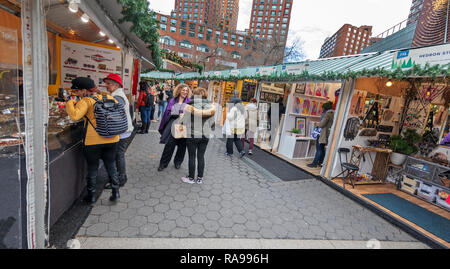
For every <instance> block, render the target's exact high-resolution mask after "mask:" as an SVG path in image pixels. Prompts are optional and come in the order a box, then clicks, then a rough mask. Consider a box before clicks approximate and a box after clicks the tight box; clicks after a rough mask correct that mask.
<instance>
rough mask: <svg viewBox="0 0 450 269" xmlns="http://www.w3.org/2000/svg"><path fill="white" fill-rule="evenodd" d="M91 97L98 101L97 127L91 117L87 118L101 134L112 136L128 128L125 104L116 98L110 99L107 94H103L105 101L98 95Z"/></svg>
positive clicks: (95, 108)
mask: <svg viewBox="0 0 450 269" xmlns="http://www.w3.org/2000/svg"><path fill="white" fill-rule="evenodd" d="M91 98H92V99H94V100H95V101H96V103H95V105H94V115H95V120H96V122H97V128H96V127H94V125H93V124H92V122H91V121H90V120H89V119H87V120H88V121H89V123H90V124H91V125H92V127H93V128H94V129H95V131H96V132H97V133H98V134H99V135H100V136H103V137H112V136H116V135H120V134H123V133H125V132H126V131H127V130H128V120H127V114H126V112H125V107H124V106H123V104H121V103H116V102H115V101H114V99H108V97H107V96H106V95H102V98H103V101H102V100H99V99H98V98H96V97H91ZM86 118H87V117H86Z"/></svg>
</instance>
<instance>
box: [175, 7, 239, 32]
mask: <svg viewBox="0 0 450 269" xmlns="http://www.w3.org/2000/svg"><path fill="white" fill-rule="evenodd" d="M238 15H239V0H176V1H175V8H174V10H173V11H172V16H174V17H178V18H181V19H183V20H187V21H190V22H194V23H201V24H205V25H212V26H214V27H218V28H220V29H224V30H227V31H235V30H236V27H237V22H238Z"/></svg>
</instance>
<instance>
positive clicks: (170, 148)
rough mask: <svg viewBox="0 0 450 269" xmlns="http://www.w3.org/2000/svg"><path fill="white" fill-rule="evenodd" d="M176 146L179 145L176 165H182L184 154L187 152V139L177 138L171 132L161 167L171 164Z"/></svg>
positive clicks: (175, 160)
mask: <svg viewBox="0 0 450 269" xmlns="http://www.w3.org/2000/svg"><path fill="white" fill-rule="evenodd" d="M175 147H177V153H176V154H175V159H174V163H175V164H176V165H181V164H182V163H183V160H184V155H185V154H186V139H184V138H182V139H175V138H174V137H173V136H172V134H170V136H169V140H168V141H167V143H166V145H165V146H164V151H163V153H162V156H161V160H160V161H159V167H164V168H166V167H167V166H168V165H169V163H170V160H172V155H173V152H174V151H175Z"/></svg>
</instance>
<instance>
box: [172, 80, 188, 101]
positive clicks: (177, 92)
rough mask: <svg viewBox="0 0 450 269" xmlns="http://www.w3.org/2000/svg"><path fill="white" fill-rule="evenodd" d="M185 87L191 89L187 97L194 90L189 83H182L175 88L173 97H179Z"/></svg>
mask: <svg viewBox="0 0 450 269" xmlns="http://www.w3.org/2000/svg"><path fill="white" fill-rule="evenodd" d="M183 88H188V89H189V93H188V96H187V97H189V95H190V93H191V92H192V90H191V87H189V85H187V84H185V83H180V84H178V85H177V86H176V87H175V89H174V90H173V98H174V99H176V98H178V96H180V93H181V89H183Z"/></svg>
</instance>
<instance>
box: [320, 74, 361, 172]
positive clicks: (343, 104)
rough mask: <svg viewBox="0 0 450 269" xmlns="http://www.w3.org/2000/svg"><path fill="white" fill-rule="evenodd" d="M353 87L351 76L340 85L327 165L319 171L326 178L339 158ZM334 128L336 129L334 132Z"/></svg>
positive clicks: (326, 158)
mask: <svg viewBox="0 0 450 269" xmlns="http://www.w3.org/2000/svg"><path fill="white" fill-rule="evenodd" d="M354 88H355V80H354V79H352V78H351V79H349V80H346V81H345V82H344V84H343V85H342V87H341V94H340V96H339V101H338V103H337V105H336V111H335V115H334V122H333V126H332V127H331V133H330V138H331V143H329V147H328V149H327V152H326V155H325V160H326V163H327V165H326V166H324V167H323V168H322V171H321V176H322V177H325V178H327V179H331V177H332V176H333V171H334V167H335V166H336V165H335V163H336V162H337V160H338V158H339V156H338V154H339V153H338V151H337V149H338V147H339V145H340V144H341V142H342V139H343V137H344V130H345V123H346V120H347V116H348V111H349V110H350V104H351V101H352V96H353V91H354ZM335 130H338V131H336V132H335Z"/></svg>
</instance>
